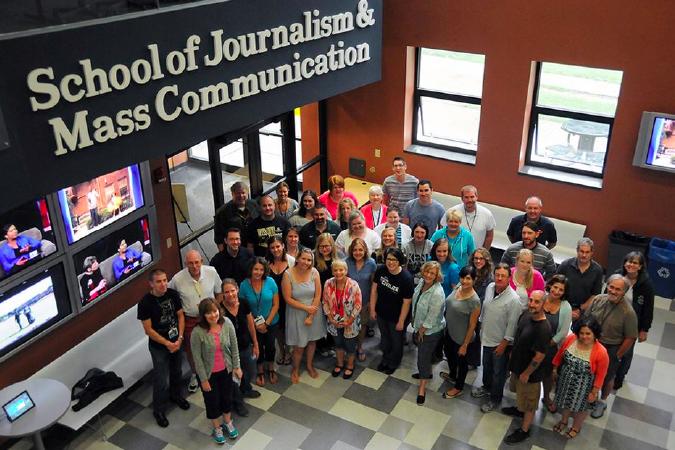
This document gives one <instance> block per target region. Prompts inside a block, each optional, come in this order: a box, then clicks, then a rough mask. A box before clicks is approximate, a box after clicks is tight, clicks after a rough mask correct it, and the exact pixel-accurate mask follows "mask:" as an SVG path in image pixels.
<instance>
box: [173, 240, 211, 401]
mask: <svg viewBox="0 0 675 450" xmlns="http://www.w3.org/2000/svg"><path fill="white" fill-rule="evenodd" d="M202 262H203V260H202V256H201V255H200V254H199V252H198V251H197V250H190V251H188V252H187V253H186V254H185V261H184V264H185V268H184V269H182V270H180V271H179V272H178V273H176V274H175V275H174V276H173V278H171V281H170V282H169V287H170V288H171V289H175V290H176V291H178V294H179V295H180V300H181V303H182V304H183V311H184V312H185V335H184V338H185V340H184V342H183V346H184V347H183V348H184V350H185V353H186V354H187V357H188V362H189V363H190V368H191V369H192V376H191V377H190V384H189V385H188V391H190V392H197V389H199V385H198V384H197V376H196V372H195V363H194V360H193V359H192V351H191V347H190V337H191V336H192V330H193V329H194V327H195V326H196V325H197V323H199V302H201V301H202V300H203V299H205V298H215V299H216V301H217V302H218V303H221V302H222V300H223V294H222V288H221V285H220V276H219V275H218V272H217V271H216V269H215V268H213V267H211V266H206V265H203V264H202Z"/></svg>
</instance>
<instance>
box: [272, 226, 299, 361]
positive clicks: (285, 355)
mask: <svg viewBox="0 0 675 450" xmlns="http://www.w3.org/2000/svg"><path fill="white" fill-rule="evenodd" d="M267 263H268V264H269V266H270V277H271V278H272V279H273V280H274V282H275V283H276V285H277V292H279V293H280V295H279V323H278V326H277V335H276V337H277V343H278V344H279V350H280V351H281V355H279V359H277V364H281V365H284V366H287V365H289V364H290V363H291V353H290V351H287V349H286V338H285V336H284V334H285V330H286V300H285V299H284V293H283V290H282V289H281V280H282V279H283V278H284V273H285V272H286V270H288V269H289V268H290V267H293V266H294V265H295V258H293V257H292V256H291V255H289V254H287V253H286V249H285V247H284V242H283V241H282V240H281V238H280V237H279V236H272V237H271V238H269V239H268V241H267Z"/></svg>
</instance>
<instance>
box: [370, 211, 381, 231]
mask: <svg viewBox="0 0 675 450" xmlns="http://www.w3.org/2000/svg"><path fill="white" fill-rule="evenodd" d="M370 215H371V216H372V217H373V228H375V227H376V226H378V225H379V224H380V218H381V217H382V207H381V206H380V210H379V211H378V213H377V219H376V218H375V210H373V208H370Z"/></svg>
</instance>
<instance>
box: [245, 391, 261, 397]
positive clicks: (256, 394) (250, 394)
mask: <svg viewBox="0 0 675 450" xmlns="http://www.w3.org/2000/svg"><path fill="white" fill-rule="evenodd" d="M241 395H243V396H244V398H258V397H260V392H259V391H255V390H253V389H251V390H250V391H246V392H244V393H243V394H241Z"/></svg>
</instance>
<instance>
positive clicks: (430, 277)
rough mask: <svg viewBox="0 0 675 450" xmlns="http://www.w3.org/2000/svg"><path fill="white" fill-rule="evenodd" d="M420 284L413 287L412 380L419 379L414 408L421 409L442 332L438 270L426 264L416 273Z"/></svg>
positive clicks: (436, 265) (442, 301)
mask: <svg viewBox="0 0 675 450" xmlns="http://www.w3.org/2000/svg"><path fill="white" fill-rule="evenodd" d="M420 273H421V274H422V280H421V281H420V282H419V283H418V284H417V287H416V288H415V292H414V293H413V297H412V306H411V308H412V326H413V329H414V330H415V335H414V337H415V343H416V344H417V370H418V373H417V374H414V375H413V378H419V380H420V385H419V388H418V390H417V404H418V405H423V404H424V400H425V398H426V386H427V381H428V380H429V379H430V378H431V361H432V357H433V354H434V350H435V349H436V346H437V345H438V342H439V341H440V340H441V338H442V337H443V330H445V316H444V315H443V310H444V305H445V294H444V293H443V287H442V286H441V281H442V280H443V275H442V274H441V266H440V264H439V263H438V262H436V261H428V262H426V263H424V264H423V265H422V268H421V269H420Z"/></svg>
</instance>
